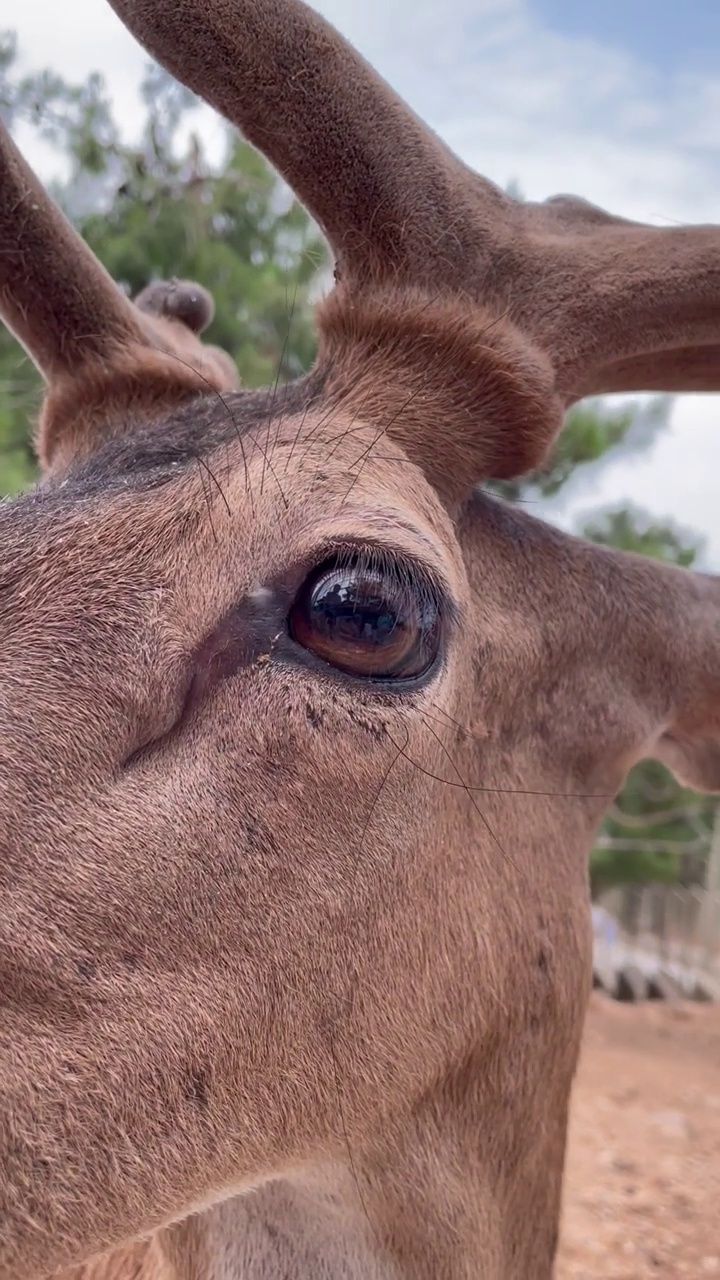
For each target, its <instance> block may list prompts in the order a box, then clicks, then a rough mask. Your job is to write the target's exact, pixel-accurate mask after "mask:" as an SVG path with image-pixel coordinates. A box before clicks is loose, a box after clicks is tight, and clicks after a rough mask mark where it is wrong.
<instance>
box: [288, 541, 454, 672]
mask: <svg viewBox="0 0 720 1280" xmlns="http://www.w3.org/2000/svg"><path fill="white" fill-rule="evenodd" d="M423 585H424V584H423ZM288 622H289V630H290V634H291V636H292V637H293V639H294V640H296V641H297V642H298V643H299V644H301V645H302V646H303V648H305V649H308V650H309V651H310V652H312V653H314V654H315V655H316V656H317V657H320V658H322V659H323V660H324V661H325V662H328V663H329V664H331V665H332V666H335V667H337V668H338V669H340V670H342V671H345V672H348V673H349V674H351V675H356V676H365V677H366V678H367V677H370V678H374V679H379V680H383V679H384V680H388V679H394V680H402V679H409V678H412V677H417V676H418V675H421V674H423V672H424V671H426V670H427V668H428V667H429V666H430V664H431V663H432V661H433V659H434V657H435V655H436V653H437V648H438V631H439V628H438V610H437V606H436V605H434V606H433V604H432V602H430V601H429V600H428V598H427V588H425V590H424V591H423V590H422V589H421V588H420V587H418V586H417V585H415V586H413V584H412V583H411V582H409V581H408V580H407V574H404V575H402V576H401V574H400V573H399V571H398V570H397V569H395V570H394V571H393V568H392V567H387V568H378V567H377V566H371V565H367V564H366V565H363V564H362V563H354V564H350V565H348V564H345V565H343V566H338V565H332V564H331V565H327V564H326V565H325V566H322V567H321V568H320V569H319V570H317V571H316V572H315V573H314V574H311V575H310V578H309V579H307V580H306V582H305V583H304V584H303V587H302V588H301V590H300V593H299V595H298V597H297V599H296V601H295V603H294V605H293V608H292V609H291V611H290V616H289V619H288Z"/></svg>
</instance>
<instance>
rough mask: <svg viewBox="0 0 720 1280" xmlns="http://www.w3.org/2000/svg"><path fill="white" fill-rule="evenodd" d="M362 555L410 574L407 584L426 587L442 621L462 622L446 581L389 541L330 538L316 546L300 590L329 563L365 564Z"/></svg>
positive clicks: (299, 586) (302, 577)
mask: <svg viewBox="0 0 720 1280" xmlns="http://www.w3.org/2000/svg"><path fill="white" fill-rule="evenodd" d="M363 555H366V556H367V558H368V560H369V561H372V558H373V557H377V562H376V563H379V565H380V566H382V565H383V562H384V563H385V564H386V565H387V569H388V572H392V570H393V569H395V568H399V569H400V570H401V571H402V570H404V571H405V573H406V574H407V579H408V581H410V582H412V583H414V584H415V585H416V586H419V587H420V588H421V589H422V588H423V587H424V588H425V589H426V591H427V592H428V594H429V595H431V596H432V597H433V599H434V600H435V602H436V604H437V606H438V608H439V609H440V611H441V613H442V615H443V618H444V619H445V621H446V622H447V623H449V624H450V625H451V626H453V627H454V626H455V625H457V624H458V623H459V621H460V616H461V610H460V607H459V605H458V603H457V601H456V600H455V598H454V596H453V594H452V592H451V590H450V587H449V585H448V583H447V581H446V580H445V579H444V578H443V577H442V576H441V574H440V573H439V572H438V571H437V570H436V569H435V567H434V566H432V565H429V564H428V563H427V562H426V561H424V560H422V559H421V558H420V556H418V555H415V554H413V552H411V551H409V550H408V549H407V548H406V547H401V546H398V545H393V544H391V543H388V542H387V541H381V540H380V539H379V538H378V539H377V540H376V539H371V538H367V537H366V538H362V539H360V538H352V537H350V536H347V537H335V538H333V537H329V538H327V539H325V540H324V541H323V542H321V543H319V544H317V543H316V544H315V547H314V548H313V553H312V561H311V562H308V563H307V567H306V568H305V571H304V572H303V573H302V576H301V577H300V580H299V582H298V590H300V588H301V587H302V585H303V583H304V582H305V580H306V579H307V578H308V577H309V576H310V574H312V573H314V572H317V571H318V570H319V569H321V568H322V566H323V565H324V564H325V563H327V564H328V567H329V566H330V564H331V563H332V561H333V560H334V559H335V558H336V557H337V558H340V557H342V556H347V558H348V564H351V563H352V562H353V561H354V560H359V561H360V562H362V557H363Z"/></svg>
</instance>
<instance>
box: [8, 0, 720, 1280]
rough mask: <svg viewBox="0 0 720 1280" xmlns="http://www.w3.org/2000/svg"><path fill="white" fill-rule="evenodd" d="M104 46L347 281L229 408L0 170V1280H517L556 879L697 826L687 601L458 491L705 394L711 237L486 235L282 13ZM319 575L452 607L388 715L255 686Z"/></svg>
mask: <svg viewBox="0 0 720 1280" xmlns="http://www.w3.org/2000/svg"><path fill="white" fill-rule="evenodd" d="M114 7H115V8H116V9H117V10H118V12H119V13H120V14H121V16H122V17H123V19H124V20H125V21H126V22H127V24H128V25H129V26H130V28H131V29H132V30H133V31H135V33H136V34H137V35H138V37H139V38H140V39H141V40H142V41H143V43H145V45H146V46H147V47H148V48H150V49H151V50H152V51H153V52H154V53H155V54H156V56H158V57H159V58H160V60H161V61H162V62H163V63H164V64H165V65H166V66H167V67H169V68H170V69H171V70H173V71H175V73H176V74H178V75H179V76H180V77H181V78H182V79H184V80H185V81H186V82H187V83H189V84H191V85H192V87H194V88H196V89H197V90H199V91H200V92H202V93H203V95H204V96H205V97H206V98H207V99H208V100H209V101H210V102H212V103H213V104H214V105H215V106H216V107H217V108H218V109H220V110H223V111H225V112H226V114H227V115H229V116H230V117H231V118H233V119H234V120H235V121H236V123H238V124H239V125H240V127H242V128H243V129H244V130H245V132H246V133H247V135H248V137H250V139H251V140H252V141H254V142H255V143H256V144H257V145H260V146H262V148H263V150H265V152H266V153H267V154H268V155H269V156H270V157H271V158H272V159H273V160H274V161H275V163H277V164H278V165H279V166H280V168H281V169H282V170H283V172H284V173H285V174H286V176H287V177H288V178H289V179H290V180H291V182H292V183H293V184H294V186H295V189H296V190H297V192H298V193H299V195H300V196H301V197H302V198H303V199H304V200H305V201H306V202H307V204H308V205H309V206H310V208H311V209H312V210H313V211H314V212H315V214H316V215H317V216H318V217H319V218H320V220H321V221H322V223H323V226H324V227H325V230H326V231H327V232H328V234H329V236H330V238H331V240H332V242H333V245H334V248H335V249H336V252H337V254H338V260H339V283H338V286H337V289H336V290H335V292H334V293H333V294H332V295H331V297H330V298H329V299H327V300H326V301H325V302H324V303H323V304H322V306H321V307H320V309H319V312H318V325H319V332H320V350H319V355H318V361H317V365H316V368H315V369H314V370H313V371H312V372H311V374H310V375H309V376H308V377H307V378H305V379H302V380H300V381H299V382H298V383H297V384H295V385H294V386H293V387H290V388H288V389H283V390H281V391H278V392H277V393H270V394H268V395H264V394H258V393H243V392H240V391H238V390H237V389H234V388H235V387H236V376H235V373H234V371H233V370H232V368H231V367H230V366H229V365H228V362H227V358H226V357H224V356H223V354H222V353H217V352H213V351H212V350H210V349H208V348H206V347H204V346H203V345H202V344H201V343H200V341H199V338H198V334H199V333H200V332H201V331H202V329H203V328H204V326H205V323H206V322H207V320H208V318H209V315H210V304H209V301H208V300H207V298H206V296H205V295H203V294H202V292H201V291H200V290H199V287H198V286H194V285H191V284H190V285H189V284H187V283H183V284H177V283H171V284H170V285H168V286H163V285H158V284H153V285H152V286H151V287H150V288H149V290H147V291H144V293H143V294H142V295H141V296H140V298H139V299H137V300H136V303H134V304H132V303H130V302H129V301H128V300H127V299H125V298H124V297H123V296H122V295H121V294H120V292H119V291H118V290H117V289H116V288H115V286H114V285H112V282H109V281H108V279H107V277H106V275H105V273H104V272H103V271H102V269H101V268H100V267H99V266H98V265H97V264H95V263H94V260H93V259H92V258H91V257H90V255H89V254H88V252H87V250H86V249H85V248H84V247H83V246H82V244H81V243H80V242H78V240H77V237H75V236H74V233H73V232H72V230H71V228H70V227H69V225H68V224H67V223H66V222H65V221H64V220H63V219H61V218H60V217H59V215H58V214H57V211H55V210H54V209H53V207H52V205H51V203H50V202H49V201H48V199H47V197H46V196H45V195H44V193H43V192H42V191H41V189H40V188H39V186H38V184H37V182H36V180H35V179H34V178H33V176H32V175H31V174H30V173H29V171H28V170H27V167H26V166H25V165H24V164H23V162H22V161H21V160H20V158H19V157H18V155H17V152H16V150H15V149H14V148H13V146H12V144H11V143H10V142H9V140H7V139H3V140H1V142H0V231H1V232H2V237H3V241H4V242H5V243H9V244H11V245H14V246H16V247H17V253H16V254H15V255H13V254H5V255H3V256H2V257H0V302H1V304H2V314H3V316H4V317H5V319H6V321H7V323H8V324H9V325H10V326H11V327H12V328H13V330H14V331H15V332H16V333H17V334H18V337H19V338H20V339H21V341H23V343H24V344H25V346H26V348H27V350H28V351H29V353H30V354H31V355H32V357H33V358H34V359H35V360H36V361H37V363H38V365H39V367H40V368H41V369H42V370H43V372H44V374H45V377H46V380H47V382H48V393H47V398H46V402H45V406H44V409H43V413H42V415H41V420H40V429H39V451H40V456H41V459H42V461H43V464H44V469H45V478H44V481H43V483H42V484H41V485H40V486H39V488H38V489H37V490H36V491H35V492H33V493H31V494H29V495H26V496H24V497H22V498H20V499H16V500H14V501H13V502H10V503H5V504H3V505H2V506H0V545H1V546H2V557H1V559H0V840H1V844H2V858H1V859H0V993H1V996H2V1002H3V1012H2V1018H0V1221H1V1224H2V1229H1V1230H0V1280H41V1277H43V1276H47V1275H49V1274H51V1273H55V1272H57V1271H59V1270H62V1269H65V1280H70V1277H72V1280H135V1278H137V1280H140V1278H141V1277H142V1280H279V1278H280V1277H282V1276H293V1277H298V1280H299V1278H300V1277H307V1278H308V1280H309V1278H310V1277H313V1280H331V1278H332V1280H391V1278H392V1280H471V1277H473V1278H474V1277H476V1276H478V1275H482V1276H483V1277H487V1280H529V1278H530V1277H532V1280H548V1277H549V1276H550V1275H551V1271H552V1265H553V1257H554V1253H555V1246H556V1240H557V1231H558V1216H559V1201H560V1190H561V1181H562V1168H563V1158H564V1147H565V1134H566V1122H567V1110H568V1099H569V1094H570V1088H571V1083H572V1078H573V1074H574V1070H575V1064H576V1060H577V1053H578V1046H579V1040H580V1034H581V1029H582V1022H583V1015H584V1009H585V1004H586V999H587V994H588V989H589V977H590V929H589V922H588V892H587V866H586V851H587V849H588V847H589V845H590V843H591V841H592V837H593V832H594V831H595V829H596V827H597V825H598V823H599V822H600V820H601V818H602V815H603V812H604V811H605V809H606V807H607V805H608V804H609V802H610V801H611V799H612V797H613V795H614V794H615V793H616V792H617V790H618V788H619V787H620V786H621V784H622V781H623V779H624V777H625V775H626V773H627V771H628V769H629V768H630V767H631V766H632V765H633V763H634V762H635V761H637V760H638V759H640V758H642V757H643V756H645V755H648V754H655V755H656V756H658V757H659V758H661V759H664V760H666V761H667V762H668V763H669V764H670V766H671V767H672V768H674V769H675V770H676V772H678V773H679V775H680V776H682V777H683V778H685V779H686V780H688V781H689V782H691V783H692V784H693V785H695V786H699V787H705V788H707V789H720V587H719V586H718V582H717V580H716V579H714V578H711V577H708V576H705V575H700V574H690V573H687V572H685V571H682V570H678V569H674V568H671V567H667V566H663V565H660V564H653V563H650V562H648V561H645V560H643V559H640V558H638V557H634V556H631V555H623V554H621V553H617V552H614V551H610V550H607V549H604V548H600V547H593V546H590V545H587V544H585V543H583V542H582V541H579V540H576V539H573V538H571V537H568V536H567V535H565V534H562V533H560V532H558V531H556V530H553V529H551V528H548V527H547V526H545V525H543V524H542V523H540V522H538V521H536V520H533V519H532V518H531V517H530V516H528V515H527V514H525V513H524V512H521V511H514V510H511V509H508V508H507V507H505V506H503V505H502V504H501V503H498V502H495V501H493V500H491V499H489V498H488V497H486V496H484V495H483V494H482V493H480V492H478V491H477V490H476V489H475V488H474V486H475V485H476V483H477V481H478V480H481V479H482V478H483V477H488V476H508V475H515V474H519V473H522V471H523V470H524V469H526V468H528V467H530V466H534V465H536V463H537V461H538V460H539V459H540V458H542V457H543V456H544V454H545V452H546V450H547V449H548V448H549V447H550V445H551V443H552V439H553V438H554V436H555V435H556V433H557V431H558V430H559V428H560V425H561V419H562V411H563V407H564V406H565V405H566V404H567V403H568V402H569V401H570V400H572V399H573V398H576V397H577V396H578V395H580V394H583V392H584V391H585V390H589V389H593V390H603V389H608V388H616V389H620V388H621V387H622V386H630V385H632V386H637V385H642V386H643V387H646V388H647V389H652V388H653V387H655V386H666V385H672V386H677V387H682V386H684V385H690V386H697V385H698V383H702V385H703V386H704V387H705V389H720V370H719V369H718V366H717V363H714V362H712V361H710V360H709V359H708V358H707V353H708V352H711V351H712V350H713V349H715V350H716V349H717V345H718V343H720V310H719V308H718V303H717V300H718V285H717V279H716V276H715V274H714V272H715V270H716V268H715V266H714V265H713V264H714V263H715V262H717V261H718V259H719V258H720V231H716V230H712V229H707V228H705V229H702V228H701V229H687V228H684V229H680V230H678V231H676V232H660V231H655V230H650V229H645V228H637V227H635V226H633V225H632V224H628V223H624V222H623V221H622V220H620V219H612V218H610V217H609V216H608V215H606V214H604V213H603V212H602V211H600V210H595V209H593V208H592V206H589V205H586V204H585V203H584V202H582V201H574V200H571V199H570V198H563V199H562V200H558V201H551V202H548V203H547V204H546V205H544V206H531V205H517V204H515V203H514V202H512V201H510V200H509V199H508V198H507V197H505V196H503V195H502V193H500V192H498V191H497V190H496V189H495V188H493V187H492V186H491V185H490V184H488V183H486V182H485V181H484V179H481V178H478V177H477V176H475V175H472V174H470V173H469V172H468V171H467V170H466V169H465V168H464V167H463V166H462V165H460V164H459V162H458V161H457V160H455V158H454V157H452V156H451V154H450V153H449V152H447V151H446V149H445V148H443V147H442V146H441V144H440V143H439V142H438V141H437V139H435V138H433V137H432V135H430V134H429V133H428V132H427V131H426V130H425V129H424V126H422V125H421V123H420V122H419V121H417V120H416V119H415V117H413V116H412V115H411V114H410V113H409V112H408V111H407V110H406V108H404V106H403V105H402V104H401V103H399V101H398V100H397V99H396V98H394V97H393V96H392V94H391V91H390V90H389V89H388V88H387V86H385V85H383V84H382V83H381V82H379V81H378V80H377V79H376V78H375V77H374V75H373V73H372V72H371V71H370V69H369V68H368V67H367V66H366V65H365V64H364V63H363V62H362V61H361V60H359V59H358V58H357V56H356V55H355V54H354V53H353V52H352V51H351V50H349V49H348V48H347V46H345V45H344V44H343V42H342V41H341V40H340V38H339V37H338V36H337V35H336V33H334V32H333V31H332V29H331V28H330V27H328V26H327V24H325V23H324V22H322V20H321V19H319V18H318V17H317V16H316V15H314V14H312V13H311V12H310V11H309V10H307V9H305V8H304V7H303V6H302V5H301V4H299V3H294V2H293V0H285V3H283V2H282V0H262V3H259V2H256V3H253V2H252V0H245V2H244V3H240V2H239V0H237V3H235V4H232V5H231V4H230V3H229V0H203V5H202V6H200V5H197V6H196V4H195V3H193V0H172V3H171V2H170V0H147V2H146V0H115V6H114ZM18 263H21V264H22V270H18ZM703 263H704V264H705V266H704V268H703V267H702V264H703ZM88 335H90V336H88ZM705 344H707V345H705ZM712 344H714V347H713V345H712ZM668 370H670V372H668ZM338 540H340V541H342V542H343V543H346V542H348V541H350V542H351V543H353V544H355V545H366V544H368V543H372V544H373V545H378V544H379V545H380V546H381V547H382V548H384V549H385V550H386V551H387V552H389V551H390V550H394V551H395V552H396V553H398V554H403V555H405V556H406V557H408V556H409V557H411V558H412V559H414V560H415V562H416V563H418V564H419V565H421V566H424V569H425V571H426V572H427V573H430V574H431V575H432V576H433V578H434V579H435V581H436V582H437V583H438V584H440V588H441V590H442V594H443V596H444V598H445V599H446V600H447V602H448V603H447V607H446V609H445V632H444V637H443V661H442V663H441V664H440V665H439V667H438V668H437V670H436V671H435V672H434V674H433V675H432V677H431V678H429V679H428V680H426V681H425V683H423V684H421V685H419V686H418V687H417V688H415V689H412V690H409V691H405V692H403V693H398V692H395V693H393V692H388V691H387V690H386V691H384V692H382V693H380V692H378V691H377V690H373V689H372V688H370V687H368V685H367V684H363V682H362V681H358V680H352V679H348V678H345V677H341V676H340V675H339V674H338V673H337V672H335V671H334V670H333V669H332V668H330V667H327V666H324V665H323V664H319V663H318V662H311V661H310V659H309V658H306V657H304V656H303V654H302V652H301V651H300V650H299V648H298V646H297V645H294V644H293V643H292V641H291V640H290V638H289V636H288V634H287V631H286V624H285V619H286V614H287V608H288V604H289V601H290V600H291V599H292V596H293V594H294V592H295V591H296V590H297V588H298V587H299V586H300V584H301V582H302V581H303V579H304V577H305V575H306V574H307V572H308V571H309V569H311V568H312V566H313V565H314V564H316V563H318V561H319V560H320V559H322V558H324V556H326V555H327V549H328V546H329V545H331V544H337V543H338Z"/></svg>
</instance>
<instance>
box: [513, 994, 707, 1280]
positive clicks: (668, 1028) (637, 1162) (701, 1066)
mask: <svg viewBox="0 0 720 1280" xmlns="http://www.w3.org/2000/svg"><path fill="white" fill-rule="evenodd" d="M556 1276H557V1280H601V1278H602V1280H646V1277H653V1280H656V1278H658V1277H663V1278H664V1280H669V1277H676V1276H677V1277H680V1276H692V1277H694V1280H703V1278H704V1277H706V1276H717V1277H718V1280H720V1007H719V1006H717V1005H715V1006H710V1005H700V1004H693V1005H689V1004H682V1005H678V1006H673V1005H666V1004H660V1003H652V1004H646V1005H627V1004H625V1005H622V1004H617V1003H614V1002H613V1001H610V1000H608V999H606V998H605V997H603V996H600V995H597V994H595V995H593V998H592V1002H591V1007H590V1011H589V1014H588V1020H587V1025H586V1031H585V1041H584V1048H583V1054H582V1059H581V1062H580V1069H579V1072H578V1077H577V1081H576V1086H575V1093H574V1101H573V1108H572V1119H571V1126H570V1143H569V1151H568V1163H567V1174H566V1183H565V1209H564V1220H563V1231H562V1236H561V1247H560V1255H559V1259H558V1265H557V1271H556ZM528 1280H530V1278H528Z"/></svg>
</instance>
